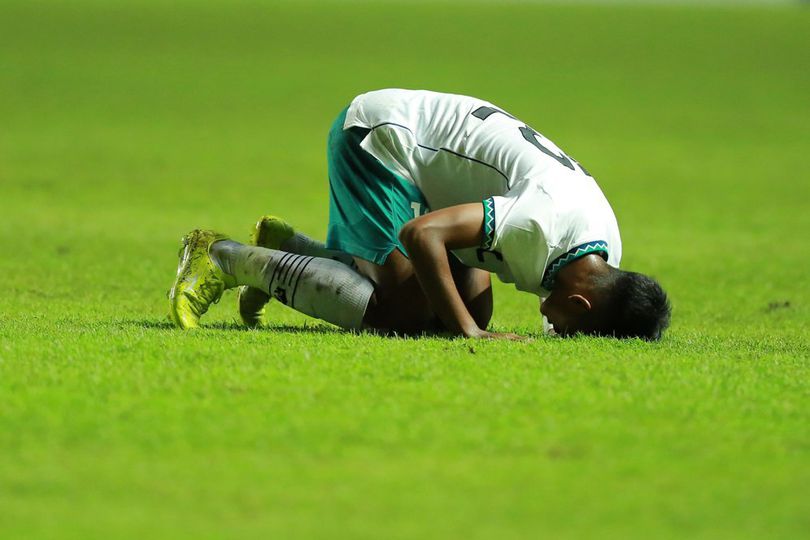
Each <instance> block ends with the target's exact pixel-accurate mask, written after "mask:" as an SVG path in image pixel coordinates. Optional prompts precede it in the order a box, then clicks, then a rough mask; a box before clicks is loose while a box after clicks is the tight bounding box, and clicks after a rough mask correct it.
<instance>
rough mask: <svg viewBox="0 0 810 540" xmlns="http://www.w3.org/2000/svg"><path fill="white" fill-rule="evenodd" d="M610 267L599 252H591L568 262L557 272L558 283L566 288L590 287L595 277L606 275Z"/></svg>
mask: <svg viewBox="0 0 810 540" xmlns="http://www.w3.org/2000/svg"><path fill="white" fill-rule="evenodd" d="M609 271H610V267H609V266H608V264H607V263H606V262H605V259H603V258H602V257H601V256H600V255H599V254H597V253H591V254H589V255H585V256H584V257H580V258H579V259H576V260H574V261H571V262H570V263H568V264H566V265H565V266H563V267H562V268H560V270H559V271H558V272H557V279H556V282H557V285H558V286H561V287H563V288H564V289H568V290H572V289H581V288H583V287H586V288H589V287H590V286H591V285H592V283H593V280H594V278H595V277H597V276H601V275H604V274H606V273H608V272H609Z"/></svg>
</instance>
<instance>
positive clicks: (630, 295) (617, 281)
mask: <svg viewBox="0 0 810 540" xmlns="http://www.w3.org/2000/svg"><path fill="white" fill-rule="evenodd" d="M601 285H602V286H603V287H604V290H605V303H604V305H603V306H602V307H601V308H600V309H599V312H598V314H596V315H597V318H598V321H599V322H598V324H597V325H596V328H594V330H595V333H596V334H599V335H603V336H613V337H617V338H634V337H635V338H641V339H644V340H647V341H657V340H659V339H661V336H662V335H663V333H664V330H666V329H667V327H668V326H669V320H670V316H671V314H672V307H671V306H670V304H669V300H668V299H667V293H665V292H664V289H663V288H661V285H660V284H659V283H658V282H657V281H655V280H654V279H653V278H651V277H649V276H645V275H644V274H639V273H637V272H626V271H624V270H619V269H611V272H610V274H609V275H608V276H607V278H606V279H605V280H604V281H603V283H601Z"/></svg>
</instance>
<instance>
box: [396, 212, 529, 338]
mask: <svg viewBox="0 0 810 540" xmlns="http://www.w3.org/2000/svg"><path fill="white" fill-rule="evenodd" d="M483 228H484V208H483V205H482V204H481V203H472V204H460V205H458V206H451V207H450V208H443V209H442V210H437V211H435V212H431V213H429V214H425V215H424V216H420V217H418V218H415V219H412V220H411V221H409V222H408V223H406V224H405V226H404V227H403V228H402V230H401V231H400V232H399V239H400V241H401V242H402V245H403V246H405V249H406V250H407V251H408V256H409V257H410V259H411V264H413V267H414V270H415V271H416V277H417V279H418V280H419V284H420V285H421V287H422V290H424V292H425V296H427V298H428V301H429V302H430V305H431V307H432V308H433V310H434V311H435V313H436V314H437V315H438V316H439V318H440V319H441V321H442V322H443V323H444V325H445V327H447V329H448V330H450V331H451V332H454V333H458V334H462V335H464V336H467V337H506V338H516V337H517V336H513V335H511V334H494V333H491V332H487V331H486V330H485V329H482V328H479V327H478V324H476V322H475V319H473V316H472V315H471V314H470V312H469V310H468V309H467V307H466V306H465V305H464V301H463V300H462V298H461V295H460V294H459V292H458V289H457V287H456V284H455V282H454V281H453V274H452V272H451V270H450V261H449V260H448V255H447V252H448V250H453V249H463V248H470V247H477V246H480V245H481V239H482V236H483V234H484V233H483Z"/></svg>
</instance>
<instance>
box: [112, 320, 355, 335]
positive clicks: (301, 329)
mask: <svg viewBox="0 0 810 540" xmlns="http://www.w3.org/2000/svg"><path fill="white" fill-rule="evenodd" d="M119 326H121V327H123V328H144V329H146V330H177V331H178V332H179V331H180V330H179V329H178V328H177V327H176V326H175V325H174V323H172V322H170V321H164V320H156V319H141V320H134V319H133V320H125V321H121V322H120V323H119ZM200 329H201V330H228V331H231V332H281V333H288V334H320V335H329V334H335V335H337V334H351V333H352V332H350V331H348V330H342V329H340V328H336V327H329V326H325V325H318V326H308V325H304V326H294V325H291V324H276V325H266V326H262V327H261V328H248V327H247V326H245V325H243V324H240V323H238V322H235V321H234V322H225V321H219V322H213V323H207V324H206V323H203V324H202V326H201V327H200Z"/></svg>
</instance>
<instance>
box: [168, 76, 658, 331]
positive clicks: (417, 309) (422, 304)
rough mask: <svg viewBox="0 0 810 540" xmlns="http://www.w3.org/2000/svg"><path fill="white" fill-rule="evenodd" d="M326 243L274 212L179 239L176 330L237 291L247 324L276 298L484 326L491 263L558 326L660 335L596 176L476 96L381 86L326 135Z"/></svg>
mask: <svg viewBox="0 0 810 540" xmlns="http://www.w3.org/2000/svg"><path fill="white" fill-rule="evenodd" d="M328 166H329V185H330V201H329V229H328V235H327V240H326V244H322V243H320V242H318V241H315V240H313V239H311V238H309V237H307V236H306V235H304V234H301V233H300V232H297V231H294V230H293V229H292V227H290V226H289V225H288V224H286V223H285V222H283V221H281V220H279V219H278V218H272V217H265V218H262V219H261V220H260V221H259V223H258V224H257V226H256V233H255V235H254V238H253V243H254V244H256V245H243V244H240V243H238V242H234V241H232V240H230V239H228V238H227V237H226V236H223V235H220V234H217V233H214V232H211V231H200V230H195V231H192V232H191V233H189V234H188V235H186V237H185V238H184V241H185V247H184V250H183V253H182V255H181V258H180V265H179V267H178V271H177V279H176V281H175V284H174V286H173V287H172V289H171V291H170V299H171V317H172V319H173V320H174V321H175V323H176V324H177V325H178V326H180V327H182V328H191V327H195V326H197V325H198V322H199V318H200V316H201V315H202V314H204V313H205V312H206V311H207V309H208V307H209V306H210V304H211V303H212V302H216V301H218V300H219V298H220V296H221V295H222V292H223V290H224V289H226V288H231V287H236V286H242V287H241V289H240V291H239V310H240V314H241V316H242V319H243V320H244V321H245V323H246V324H249V325H255V324H257V323H258V322H259V321H260V318H261V316H262V312H263V308H264V305H265V303H266V302H267V301H269V299H270V298H271V297H273V298H276V299H277V300H279V301H281V302H282V303H284V304H286V305H288V306H290V307H292V308H293V309H296V310H298V311H300V312H302V313H305V314H307V315H311V316H313V317H317V318H320V319H323V320H325V321H328V322H331V323H333V324H336V325H338V326H341V327H343V328H346V329H361V328H371V329H377V330H382V331H392V332H401V333H414V332H424V331H428V332H430V331H449V332H451V333H454V334H458V335H464V336H467V337H505V338H516V337H517V336H514V335H511V334H496V333H492V332H487V331H486V327H487V325H488V323H489V319H490V317H491V314H492V290H491V286H490V273H491V272H494V273H496V274H497V275H498V277H499V278H500V279H501V280H502V281H504V282H507V283H514V284H515V287H516V288H517V289H518V290H521V291H525V292H529V293H533V294H535V295H537V296H539V297H540V298H541V299H542V300H541V306H540V311H541V312H542V314H543V315H544V316H545V317H546V318H547V321H548V323H549V326H550V327H553V329H554V331H555V332H556V333H557V334H562V335H570V334H575V333H584V334H594V335H607V336H616V337H640V338H642V339H648V340H655V339H659V338H660V337H661V335H662V333H663V331H664V330H665V329H666V327H667V325H668V324H669V318H670V307H669V302H668V300H667V297H666V294H665V293H664V291H663V290H662V289H661V287H660V285H658V283H657V282H655V281H654V280H653V279H651V278H649V277H647V276H644V275H642V274H637V273H634V272H626V271H622V270H619V269H618V265H619V261H620V259H621V249H622V248H621V239H620V237H619V229H618V225H617V223H616V218H615V216H614V214H613V210H612V209H611V207H610V205H609V204H608V202H607V200H606V199H605V197H604V195H603V194H602V191H601V190H600V189H599V186H598V185H597V184H596V182H595V181H594V179H593V178H592V177H591V175H590V174H589V173H588V172H587V171H586V170H585V169H584V168H583V167H582V166H581V165H579V163H577V162H576V161H575V160H574V159H573V158H571V157H569V156H567V155H566V154H565V153H563V152H562V151H561V150H560V149H559V148H558V147H557V146H556V145H554V143H552V142H551V141H550V140H548V139H547V138H545V137H544V136H542V135H540V134H539V133H538V132H537V131H535V130H534V129H532V128H531V127H529V126H528V125H526V124H525V123H523V122H521V121H520V120H518V119H516V118H515V117H513V116H511V115H510V114H508V113H506V112H504V111H502V110H501V109H498V108H497V107H495V106H494V105H492V104H491V103H488V102H486V101H482V100H480V99H476V98H472V97H466V96H458V95H451V94H441V93H436V92H429V91H411V90H397V89H392V90H379V91H375V92H369V93H367V94H363V95H360V96H358V97H356V98H355V99H354V100H353V101H352V103H351V105H349V107H348V108H346V109H344V110H343V112H341V114H340V115H339V116H338V118H337V120H336V121H335V123H334V125H333V126H332V129H331V131H330V133H329V141H328Z"/></svg>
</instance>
